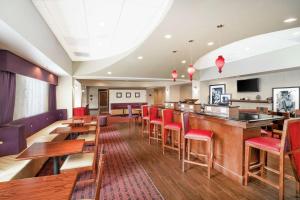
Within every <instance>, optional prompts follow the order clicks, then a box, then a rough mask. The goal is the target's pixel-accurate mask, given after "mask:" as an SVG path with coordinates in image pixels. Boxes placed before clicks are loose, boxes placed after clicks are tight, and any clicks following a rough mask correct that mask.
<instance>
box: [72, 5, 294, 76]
mask: <svg viewBox="0 0 300 200" xmlns="http://www.w3.org/2000/svg"><path fill="white" fill-rule="evenodd" d="M299 10H300V1H299V0H284V1H283V0H277V1H274V0H264V1H261V0H251V1H243V0H239V1H238V0H226V1H224V0H209V1H208V0H174V2H173V5H172V7H171V9H170V10H169V12H168V14H167V15H166V17H165V18H164V19H163V21H162V22H161V23H160V24H159V26H158V27H157V28H156V29H155V31H153V33H152V34H151V35H150V36H149V37H148V38H147V39H146V40H145V41H144V42H143V43H142V44H141V45H139V46H138V47H137V48H136V49H135V50H134V51H132V52H131V53H130V54H128V55H127V56H125V57H123V58H121V59H118V60H116V61H115V62H114V63H111V64H110V65H106V66H104V65H103V64H102V63H101V60H97V61H93V62H76V66H77V67H76V68H75V69H74V74H75V76H76V77H77V78H80V77H83V76H84V78H86V77H87V76H93V77H131V78H132V79H135V78H138V77H139V78H141V77H143V78H162V79H163V78H171V71H172V69H176V70H177V72H178V73H179V76H180V75H182V74H183V75H185V77H186V78H187V77H188V75H187V72H186V69H187V65H188V64H189V62H192V63H195V62H196V61H197V60H198V59H199V58H200V57H201V56H203V55H205V54H207V53H208V52H210V51H213V50H215V49H217V48H219V47H220V45H227V44H230V43H232V42H235V41H238V40H242V39H245V38H248V37H253V36H256V35H260V34H265V33H270V32H274V31H279V30H284V29H290V28H295V27H299V26H300V12H299ZM289 17H295V18H298V21H296V22H293V23H288V24H287V23H284V22H283V21H284V20H285V19H287V18H289ZM218 24H224V25H225V26H224V28H223V30H222V34H221V36H220V34H219V32H218V31H217V28H216V26H217V25H218ZM166 34H171V35H172V38H171V39H165V38H164V36H165V35H166ZM190 39H193V40H194V43H193V48H192V58H193V59H192V61H190V55H189V46H188V40H190ZM210 41H213V42H214V43H215V44H214V45H212V46H208V45H207V43H208V42H210ZM218 41H220V43H219V42H218ZM271 45H273V44H272V43H271ZM173 50H178V52H177V53H176V54H177V55H176V58H175V61H174V60H173V58H172V51H173ZM138 56H143V59H142V60H139V59H137V57H138ZM182 60H187V63H186V64H181V61H182ZM78 69H80V70H78ZM108 71H110V72H112V74H111V75H108V74H107V72H108Z"/></svg>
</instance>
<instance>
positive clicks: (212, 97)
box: [209, 84, 226, 104]
mask: <svg viewBox="0 0 300 200" xmlns="http://www.w3.org/2000/svg"><path fill="white" fill-rule="evenodd" d="M225 93H226V86H225V84H218V85H210V86H209V103H210V104H219V103H221V95H222V94H225Z"/></svg>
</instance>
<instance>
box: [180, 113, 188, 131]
mask: <svg viewBox="0 0 300 200" xmlns="http://www.w3.org/2000/svg"><path fill="white" fill-rule="evenodd" d="M189 115H190V113H188V112H182V113H181V124H182V131H183V133H184V134H186V133H187V132H188V131H189V130H190V122H189Z"/></svg>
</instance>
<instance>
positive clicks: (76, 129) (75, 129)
mask: <svg viewBox="0 0 300 200" xmlns="http://www.w3.org/2000/svg"><path fill="white" fill-rule="evenodd" d="M93 130H94V128H92V127H89V126H68V127H57V128H56V129H54V130H53V131H51V133H50V134H71V133H86V132H89V131H93Z"/></svg>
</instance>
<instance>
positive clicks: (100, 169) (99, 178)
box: [95, 152, 105, 200]
mask: <svg viewBox="0 0 300 200" xmlns="http://www.w3.org/2000/svg"><path fill="white" fill-rule="evenodd" d="M104 160H105V154H104V152H100V158H99V164H98V173H97V177H96V192H95V200H98V199H100V190H101V185H102V179H103V172H104V164H105V163H104V162H105V161H104Z"/></svg>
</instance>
